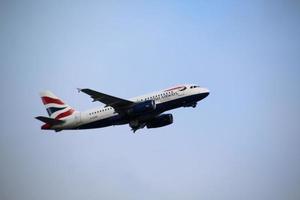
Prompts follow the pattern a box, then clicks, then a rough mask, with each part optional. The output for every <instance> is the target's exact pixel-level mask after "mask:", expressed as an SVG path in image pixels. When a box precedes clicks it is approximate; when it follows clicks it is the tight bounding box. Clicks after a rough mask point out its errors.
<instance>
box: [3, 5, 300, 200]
mask: <svg viewBox="0 0 300 200" xmlns="http://www.w3.org/2000/svg"><path fill="white" fill-rule="evenodd" d="M299 6H300V5H299V3H298V2H296V1H246V2H245V1H234V0H229V1H76V2H74V1H6V2H3V1H2V2H1V3H0V30H1V31H0V44H1V47H0V65H1V68H0V83H1V86H2V87H1V92H2V100H1V104H0V108H1V111H2V115H1V131H0V164H1V168H0V185H1V187H0V199H3V200H8V199H21V198H22V199H25V200H26V199H28V200H29V199H30V200H35V199H45V200H48V199H49V200H50V199H57V200H60V199H64V200H65V199H83V198H84V199H218V200H219V199H222V200H223V199H230V200H232V199H236V200H238V199H249V200H250V199H251V200H252V199H263V200H265V199H272V200H277V199H278V200H279V199H289V200H296V199H299V198H300V136H299V133H300V125H299V119H300V114H299V113H300V107H299V106H300V105H299V100H300V92H299V88H298V87H299V85H300V81H299V73H300V69H299V56H300V55H299V52H300V39H299V35H300V26H299V25H300V24H299V21H300V16H299V15H300V12H299V11H300V10H299V8H300V7H299ZM181 83H196V84H199V85H201V86H204V87H207V88H209V89H210V91H211V94H210V96H208V97H207V98H206V99H204V100H203V101H202V102H200V104H199V106H198V107H197V108H196V109H192V108H185V109H183V108H182V109H178V110H174V111H170V113H172V114H173V116H174V124H173V125H170V126H167V127H163V128H160V129H152V130H147V129H143V130H141V131H138V134H132V133H131V132H130V128H129V127H128V126H119V127H109V128H105V129H95V130H85V131H68V132H61V134H55V133H53V132H47V131H41V130H40V126H41V123H40V122H39V121H37V120H35V119H34V117H35V116H37V115H46V111H45V109H44V107H43V105H42V103H41V101H40V98H39V96H38V92H39V91H41V90H44V89H49V90H52V91H53V92H54V93H55V94H56V95H57V96H59V97H61V98H62V99H64V100H65V101H66V102H68V104H70V105H71V106H73V107H74V108H76V109H77V110H85V109H88V108H92V107H95V106H100V105H101V104H99V103H95V102H94V103H93V102H91V99H90V98H89V97H88V96H85V95H84V94H78V93H77V91H76V88H77V87H89V88H92V89H95V90H99V91H101V92H105V93H109V94H112V95H115V96H119V97H122V98H129V97H132V96H137V95H140V94H144V93H148V92H151V91H155V90H159V89H163V88H166V87H169V86H173V85H177V84H181Z"/></svg>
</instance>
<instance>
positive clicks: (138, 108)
mask: <svg viewBox="0 0 300 200" xmlns="http://www.w3.org/2000/svg"><path fill="white" fill-rule="evenodd" d="M155 109H156V104H155V101H154V100H148V101H143V102H139V103H137V104H135V105H133V106H132V107H130V108H129V109H128V110H127V113H128V114H129V115H139V114H142V113H146V112H150V111H153V110H155Z"/></svg>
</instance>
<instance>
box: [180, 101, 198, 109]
mask: <svg viewBox="0 0 300 200" xmlns="http://www.w3.org/2000/svg"><path fill="white" fill-rule="evenodd" d="M183 107H193V108H196V107H197V102H193V103H188V104H185V105H184V106H183Z"/></svg>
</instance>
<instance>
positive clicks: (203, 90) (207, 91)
mask: <svg viewBox="0 0 300 200" xmlns="http://www.w3.org/2000/svg"><path fill="white" fill-rule="evenodd" d="M201 92H202V93H207V94H209V90H208V89H207V88H202V91H201Z"/></svg>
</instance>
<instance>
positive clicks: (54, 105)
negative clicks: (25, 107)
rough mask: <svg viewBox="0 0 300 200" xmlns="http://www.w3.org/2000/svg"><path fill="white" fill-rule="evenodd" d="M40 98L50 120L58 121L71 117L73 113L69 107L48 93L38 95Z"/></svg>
mask: <svg viewBox="0 0 300 200" xmlns="http://www.w3.org/2000/svg"><path fill="white" fill-rule="evenodd" d="M40 96H41V98H42V101H43V104H44V105H45V107H46V110H47V112H48V115H49V117H50V118H52V119H55V120H60V119H62V118H65V117H68V116H70V115H72V114H73V113H74V112H75V110H74V109H73V108H72V107H71V106H69V105H67V104H65V103H64V102H63V101H62V100H61V99H59V98H58V97H57V96H55V95H54V94H53V93H52V92H50V91H43V92H41V93H40Z"/></svg>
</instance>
